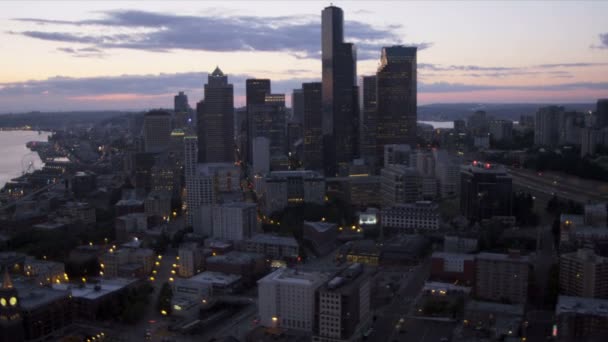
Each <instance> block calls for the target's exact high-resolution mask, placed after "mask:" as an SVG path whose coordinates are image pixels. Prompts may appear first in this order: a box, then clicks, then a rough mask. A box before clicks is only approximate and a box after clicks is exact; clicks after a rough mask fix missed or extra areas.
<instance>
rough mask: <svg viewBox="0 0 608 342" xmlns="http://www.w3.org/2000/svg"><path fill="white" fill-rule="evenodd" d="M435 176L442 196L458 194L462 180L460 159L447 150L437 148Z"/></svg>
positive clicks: (447, 196)
mask: <svg viewBox="0 0 608 342" xmlns="http://www.w3.org/2000/svg"><path fill="white" fill-rule="evenodd" d="M434 154H435V178H436V179H437V182H438V186H439V195H440V196H441V198H449V197H453V196H456V195H457V194H458V183H459V182H460V160H459V159H458V158H456V157H453V156H450V155H449V154H448V152H447V151H445V150H436V151H435V152H434Z"/></svg>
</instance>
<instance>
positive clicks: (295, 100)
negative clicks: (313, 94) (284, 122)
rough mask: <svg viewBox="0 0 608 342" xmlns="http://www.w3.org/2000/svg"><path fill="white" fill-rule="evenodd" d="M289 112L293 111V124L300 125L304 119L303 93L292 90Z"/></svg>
mask: <svg viewBox="0 0 608 342" xmlns="http://www.w3.org/2000/svg"><path fill="white" fill-rule="evenodd" d="M291 110H292V111H293V117H292V120H291V121H293V122H297V123H300V124H301V123H302V120H303V119H304V91H303V90H302V89H294V90H293V92H292V93H291Z"/></svg>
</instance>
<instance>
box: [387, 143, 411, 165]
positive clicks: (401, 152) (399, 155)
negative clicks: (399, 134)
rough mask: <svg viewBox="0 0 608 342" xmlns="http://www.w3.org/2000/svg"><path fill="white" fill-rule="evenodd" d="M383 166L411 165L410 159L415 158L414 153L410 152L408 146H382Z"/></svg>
mask: <svg viewBox="0 0 608 342" xmlns="http://www.w3.org/2000/svg"><path fill="white" fill-rule="evenodd" d="M383 156H384V164H383V165H384V166H389V165H393V164H399V165H406V166H410V165H412V164H413V163H412V161H411V158H414V157H415V153H414V151H412V149H411V147H410V145H395V144H390V145H384V153H383Z"/></svg>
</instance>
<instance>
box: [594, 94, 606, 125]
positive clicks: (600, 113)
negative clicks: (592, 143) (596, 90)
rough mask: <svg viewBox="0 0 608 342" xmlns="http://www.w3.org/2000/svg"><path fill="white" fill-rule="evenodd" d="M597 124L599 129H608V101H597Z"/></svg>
mask: <svg viewBox="0 0 608 342" xmlns="http://www.w3.org/2000/svg"><path fill="white" fill-rule="evenodd" d="M595 124H596V127H598V128H604V127H608V99H599V100H597V105H596V107H595Z"/></svg>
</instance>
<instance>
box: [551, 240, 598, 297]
mask: <svg viewBox="0 0 608 342" xmlns="http://www.w3.org/2000/svg"><path fill="white" fill-rule="evenodd" d="M559 289H560V293H561V294H563V295H566V296H574V297H591V298H603V299H608V258H606V257H603V256H599V255H597V254H595V253H594V251H593V250H591V249H583V248H581V249H579V250H578V251H576V252H571V253H565V254H562V255H561V256H560V258H559Z"/></svg>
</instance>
